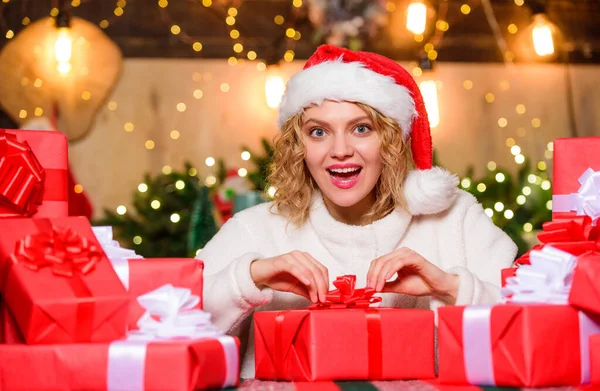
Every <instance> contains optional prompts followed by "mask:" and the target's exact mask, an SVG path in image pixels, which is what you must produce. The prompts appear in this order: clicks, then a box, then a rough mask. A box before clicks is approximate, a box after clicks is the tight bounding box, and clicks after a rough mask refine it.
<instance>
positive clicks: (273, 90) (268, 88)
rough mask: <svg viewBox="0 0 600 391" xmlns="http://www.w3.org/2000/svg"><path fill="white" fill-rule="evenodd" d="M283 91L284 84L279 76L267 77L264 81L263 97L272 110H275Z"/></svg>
mask: <svg viewBox="0 0 600 391" xmlns="http://www.w3.org/2000/svg"><path fill="white" fill-rule="evenodd" d="M284 91H285V83H284V82H283V79H282V78H281V76H277V75H272V76H267V80H266V81H265V96H266V98H267V106H269V107H270V108H272V109H275V108H277V106H279V104H280V103H281V98H282V96H283V93H284Z"/></svg>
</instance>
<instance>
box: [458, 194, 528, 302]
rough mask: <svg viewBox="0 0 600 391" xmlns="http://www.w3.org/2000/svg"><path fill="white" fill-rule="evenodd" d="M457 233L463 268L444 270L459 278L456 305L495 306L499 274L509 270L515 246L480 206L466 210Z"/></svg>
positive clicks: (514, 254)
mask: <svg viewBox="0 0 600 391" xmlns="http://www.w3.org/2000/svg"><path fill="white" fill-rule="evenodd" d="M460 230H461V231H462V232H461V236H462V242H463V243H462V246H463V249H464V254H465V258H466V267H463V266H456V267H452V268H450V269H448V270H446V271H447V272H448V273H452V274H456V275H458V277H459V288H458V297H457V299H456V305H478V304H493V303H497V302H498V300H499V299H500V283H501V280H500V278H501V277H500V274H501V273H500V271H501V270H502V269H503V268H507V267H510V266H511V264H512V262H513V261H514V259H515V256H516V254H517V246H516V245H515V243H514V242H513V241H512V239H511V238H510V237H509V236H508V235H507V234H506V233H504V231H502V230H501V229H500V228H498V227H497V226H496V225H495V224H494V223H493V222H492V220H491V219H490V218H489V217H488V216H487V215H486V214H485V212H484V210H483V208H482V206H481V204H479V203H476V204H473V205H471V206H470V207H469V208H468V209H467V211H466V213H465V215H464V219H463V221H462V222H461V227H460Z"/></svg>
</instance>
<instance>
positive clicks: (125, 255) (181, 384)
mask: <svg viewBox="0 0 600 391" xmlns="http://www.w3.org/2000/svg"><path fill="white" fill-rule="evenodd" d="M599 147H600V138H580V139H562V140H557V141H556V142H555V144H554V151H555V159H554V200H553V205H554V210H553V219H552V221H551V222H548V223H546V224H545V225H544V230H543V232H542V233H540V234H539V239H540V242H541V244H540V245H537V246H535V247H534V248H533V249H532V250H531V251H530V252H528V253H527V254H525V255H524V256H523V257H521V258H519V259H518V261H517V267H514V268H511V269H507V270H504V271H503V272H502V280H503V299H502V302H500V303H498V304H496V305H489V306H466V307H462V306H447V307H443V308H440V309H439V310H438V314H437V319H435V318H436V317H435V314H434V312H433V311H429V310H416V309H398V308H382V307H378V304H379V302H380V300H381V299H380V298H378V297H377V296H376V295H375V292H374V291H373V290H372V289H370V288H357V287H356V277H355V276H341V277H338V278H337V279H336V280H335V281H334V285H335V287H336V289H334V290H332V291H331V292H329V293H328V294H327V300H326V302H323V303H319V304H317V305H313V306H310V307H309V308H306V309H299V310H286V311H261V312H257V313H255V315H254V336H255V354H256V357H255V365H256V368H255V369H256V377H257V378H259V379H264V380H282V381H319V380H404V379H423V380H432V381H435V382H440V383H445V384H457V385H462V384H474V385H482V386H486V385H487V386H513V387H541V386H571V385H573V386H574V385H580V384H587V383H590V382H591V383H595V384H600V288H598V285H597V284H596V283H595V282H596V279H595V276H596V275H599V276H600V253H597V252H596V250H597V240H598V228H597V220H598V217H600V174H596V170H599V171H600V157H596V154H595V151H596V150H597V149H598V148H599ZM66 169H67V143H66V140H65V138H64V137H63V136H62V135H61V134H59V133H57V132H35V131H26V132H20V131H7V130H0V277H1V278H0V292H1V295H2V296H1V300H0V340H1V342H2V344H0V379H2V386H3V389H7V390H12V389H14V390H50V389H52V390H55V389H61V390H62V389H64V390H128V391H137V390H140V391H142V390H176V391H177V390H192V389H205V388H219V387H227V386H232V385H236V384H237V382H238V377H239V342H238V340H237V339H235V338H232V337H228V336H224V335H223V333H222V331H220V330H218V329H217V328H216V327H214V326H213V325H212V324H211V322H210V316H209V315H208V314H207V313H205V312H203V311H202V310H201V308H202V303H201V300H202V271H203V270H202V267H203V265H202V263H201V262H200V261H197V260H193V259H152V258H142V257H139V256H137V255H136V254H135V253H134V252H133V251H131V250H127V249H124V248H121V247H120V246H119V245H118V243H117V242H115V241H114V240H113V238H112V231H111V229H110V227H94V228H92V227H91V226H90V224H89V222H88V221H87V220H86V219H84V218H76V217H66V215H67V200H66V195H67V191H66V182H67V181H66ZM484 261H485V260H482V262H484ZM436 322H437V325H436ZM436 330H437V347H438V348H437V352H436V349H435V334H436ZM436 353H437V355H438V356H437V368H438V370H437V373H436V362H435V361H436ZM436 378H437V379H436Z"/></svg>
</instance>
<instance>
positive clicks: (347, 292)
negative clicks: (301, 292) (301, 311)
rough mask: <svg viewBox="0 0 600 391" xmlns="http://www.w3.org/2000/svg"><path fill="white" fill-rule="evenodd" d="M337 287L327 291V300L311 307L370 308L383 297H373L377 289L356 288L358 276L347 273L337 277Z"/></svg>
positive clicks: (335, 282)
mask: <svg viewBox="0 0 600 391" xmlns="http://www.w3.org/2000/svg"><path fill="white" fill-rule="evenodd" d="M333 285H335V287H336V288H338V289H334V290H332V291H329V292H327V295H326V296H325V299H326V300H325V302H322V303H317V304H312V305H311V306H309V307H308V308H309V309H341V308H368V307H369V306H370V305H371V304H374V303H379V302H381V297H373V295H374V294H375V289H373V288H361V289H356V288H355V286H356V276H355V275H352V274H350V275H345V276H341V277H338V278H336V279H335V281H334V282H333Z"/></svg>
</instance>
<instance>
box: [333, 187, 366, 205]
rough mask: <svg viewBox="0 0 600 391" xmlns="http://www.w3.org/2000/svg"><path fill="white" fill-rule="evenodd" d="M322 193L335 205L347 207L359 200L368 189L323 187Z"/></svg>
mask: <svg viewBox="0 0 600 391" xmlns="http://www.w3.org/2000/svg"><path fill="white" fill-rule="evenodd" d="M321 191H322V193H323V195H324V196H325V197H326V198H327V199H328V200H329V201H331V202H332V203H334V204H335V205H337V206H339V207H341V208H349V207H351V206H354V205H356V204H358V203H359V202H361V201H362V200H363V199H364V198H365V197H366V196H367V195H369V192H368V191H360V190H359V189H347V190H342V189H337V188H335V189H329V188H328V189H325V190H321Z"/></svg>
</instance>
